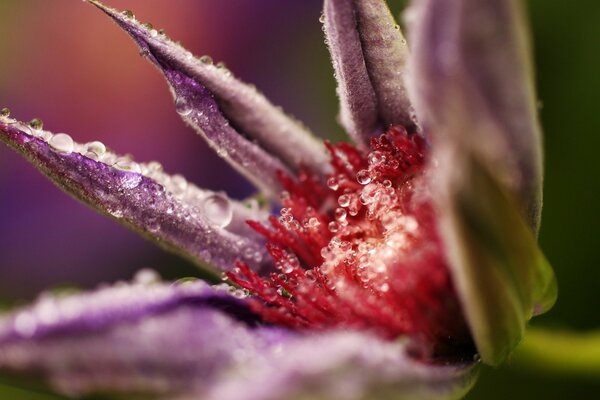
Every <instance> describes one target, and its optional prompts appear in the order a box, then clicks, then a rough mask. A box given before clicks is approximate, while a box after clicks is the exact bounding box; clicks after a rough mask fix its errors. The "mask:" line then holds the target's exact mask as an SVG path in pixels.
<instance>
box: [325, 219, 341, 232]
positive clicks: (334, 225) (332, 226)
mask: <svg viewBox="0 0 600 400" xmlns="http://www.w3.org/2000/svg"><path fill="white" fill-rule="evenodd" d="M327 228H328V229H329V232H332V233H336V232H337V231H338V230H339V229H340V224H338V223H337V222H335V221H331V222H330V223H329V225H327Z"/></svg>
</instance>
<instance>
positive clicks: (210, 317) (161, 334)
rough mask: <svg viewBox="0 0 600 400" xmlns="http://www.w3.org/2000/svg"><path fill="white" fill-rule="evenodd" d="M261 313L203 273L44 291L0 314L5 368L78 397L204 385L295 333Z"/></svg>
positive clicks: (0, 361)
mask: <svg viewBox="0 0 600 400" xmlns="http://www.w3.org/2000/svg"><path fill="white" fill-rule="evenodd" d="M145 274H147V272H146V273H143V274H142V275H145ZM255 323H256V319H255V316H254V315H253V314H252V313H250V312H249V311H248V309H247V308H246V306H245V304H244V303H243V300H240V299H238V298H236V297H234V296H232V295H231V294H230V293H229V292H228V290H227V289H225V288H222V287H210V286H208V285H207V284H206V283H204V282H202V281H196V282H187V283H183V284H173V285H169V284H166V283H162V282H152V281H148V280H147V277H142V278H141V279H138V281H137V282H134V283H131V284H125V283H121V284H117V285H114V286H112V287H107V288H102V289H99V290H97V291H95V292H92V293H87V294H79V295H74V296H71V297H66V298H57V297H52V296H49V295H46V296H42V297H41V298H40V299H39V300H38V301H37V302H36V303H35V304H33V305H32V306H30V307H26V308H23V309H21V310H19V311H17V312H15V313H13V314H9V315H7V316H4V317H3V318H2V319H0V371H2V372H3V373H11V374H17V375H19V376H22V375H30V376H32V375H34V376H37V377H38V378H42V380H44V381H45V382H47V383H48V384H50V385H51V387H52V388H53V389H54V390H56V391H58V392H61V393H63V394H67V395H70V396H77V397H79V396H81V395H89V394H95V393H103V394H106V393H111V394H117V395H123V396H125V398H131V396H133V395H146V396H151V397H152V398H154V396H158V397H159V398H162V397H163V396H165V397H168V398H173V397H174V396H175V395H178V394H182V393H190V392H197V393H201V392H202V391H204V390H206V389H207V388H209V387H210V386H211V385H212V383H213V381H214V380H215V379H216V378H217V377H218V376H219V375H220V374H222V373H223V372H224V371H226V370H227V369H228V368H230V367H231V366H232V365H235V364H236V363H239V362H240V360H243V359H245V358H246V357H252V356H254V355H257V354H260V353H261V352H262V351H263V350H264V349H266V348H269V347H270V346H272V345H274V344H276V343H278V342H279V341H281V340H282V338H284V337H285V336H286V335H288V334H287V333H286V332H285V331H282V330H279V329H277V328H268V327H257V326H255ZM146 398H147V397H146Z"/></svg>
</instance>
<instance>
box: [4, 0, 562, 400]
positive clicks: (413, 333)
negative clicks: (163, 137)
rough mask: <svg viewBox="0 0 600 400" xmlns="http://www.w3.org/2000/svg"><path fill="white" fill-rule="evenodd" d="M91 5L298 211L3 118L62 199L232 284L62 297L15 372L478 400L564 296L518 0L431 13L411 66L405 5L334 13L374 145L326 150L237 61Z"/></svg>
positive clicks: (19, 331)
mask: <svg viewBox="0 0 600 400" xmlns="http://www.w3.org/2000/svg"><path fill="white" fill-rule="evenodd" d="M90 2H91V3H92V4H94V5H95V6H97V7H98V8H99V9H101V10H102V11H104V12H105V13H106V14H107V15H109V16H110V17H111V18H112V19H113V20H114V21H115V22H116V23H117V24H118V25H119V26H121V27H122V28H123V29H124V30H125V31H126V32H127V33H128V34H129V35H130V36H131V37H132V38H133V39H134V40H135V41H136V42H137V44H138V45H139V47H140V49H141V52H142V54H143V55H145V56H146V57H147V58H148V60H149V61H151V62H152V63H153V64H154V65H155V66H156V67H157V68H158V69H159V70H160V71H161V72H162V73H163V75H164V76H165V78H166V80H167V82H168V84H169V86H170V88H171V91H172V93H173V95H174V98H175V109H176V111H177V112H178V113H179V114H180V115H181V117H182V118H183V119H184V121H186V122H187V123H188V124H189V125H190V126H191V127H193V128H194V129H195V130H196V131H197V132H198V134H200V135H201V136H202V137H203V138H204V139H205V140H207V142H208V143H209V144H210V145H211V146H212V147H213V148H215V150H216V151H217V152H218V153H219V154H220V155H221V156H222V157H224V158H225V159H226V160H227V161H229V162H230V163H231V164H232V166H234V167H235V168H236V169H238V170H239V171H240V172H241V173H242V174H243V175H245V176H246V177H247V178H248V179H249V180H251V181H252V182H253V183H255V185H256V186H257V187H258V188H259V189H260V191H261V193H262V195H263V196H264V197H265V199H266V201H269V202H271V203H272V204H278V203H281V204H282V205H283V208H282V209H281V212H280V217H279V218H277V217H275V216H270V215H269V212H268V209H267V208H266V207H261V206H260V205H259V204H258V203H257V202H256V201H252V200H250V201H245V202H239V201H234V200H232V199H229V198H228V197H227V196H226V195H224V194H221V193H215V192H211V191H209V190H205V189H200V188H198V187H196V186H195V185H193V184H191V183H189V182H187V181H185V180H184V179H181V178H179V177H176V176H169V175H168V174H166V173H164V172H163V171H162V169H161V167H160V165H159V164H157V163H137V162H134V161H133V160H131V159H130V158H128V157H121V156H118V155H116V154H114V153H112V152H110V151H108V150H107V149H106V147H105V146H104V144H102V143H100V142H91V143H86V144H78V143H75V142H74V141H73V140H72V139H71V137H70V136H69V135H67V134H52V133H50V132H48V131H45V130H44V129H43V126H42V123H41V121H39V120H32V121H31V122H30V123H29V124H24V123H22V122H19V121H17V120H14V119H12V118H10V113H9V112H8V110H3V111H2V118H1V119H0V131H1V132H2V134H1V135H0V138H1V139H2V140H3V141H4V142H6V143H7V144H8V145H9V146H11V147H13V148H14V149H16V150H17V151H19V152H20V153H22V154H23V155H24V156H25V157H26V158H28V159H29V160H30V161H31V162H33V163H34V164H35V165H36V166H37V167H38V168H39V169H40V170H41V171H42V172H44V173H46V174H47V175H48V176H49V177H50V178H51V179H53V180H54V181H55V182H56V183H57V184H58V185H59V186H60V187H61V188H63V189H65V190H66V191H68V192H69V193H71V194H72V195H74V196H75V197H77V198H78V199H80V200H82V201H83V202H85V203H87V204H89V205H91V206H92V207H94V208H96V209H97V210H99V211H101V212H103V213H105V214H107V215H109V216H111V217H112V218H114V219H116V220H118V221H119V222H121V223H123V224H125V225H127V226H129V227H130V228H132V229H134V230H136V231H138V232H140V233H141V234H142V235H144V236H146V237H148V238H149V239H151V240H154V241H156V242H157V243H158V244H159V245H161V246H163V247H165V248H167V249H169V250H172V251H175V252H177V253H179V254H181V255H183V256H185V257H187V258H189V259H190V260H192V261H194V262H196V263H197V264H199V265H201V266H203V267H204V268H208V269H209V270H211V271H213V272H215V271H217V270H221V271H224V272H225V277H226V279H227V280H228V281H229V284H219V285H213V286H211V285H209V284H207V283H204V282H201V281H193V282H176V283H173V284H169V283H166V282H162V281H161V280H160V279H159V278H158V277H157V276H156V275H155V274H153V273H152V272H150V271H142V272H140V273H139V274H138V275H137V276H136V278H135V279H134V281H133V282H131V283H128V284H116V285H114V286H111V287H104V288H100V289H98V290H97V291H95V292H92V293H87V294H76V295H71V296H68V297H57V296H50V295H43V296H42V297H41V298H40V299H39V300H38V301H37V302H36V303H35V304H33V305H32V306H29V307H25V308H22V309H19V310H16V311H14V312H12V313H10V314H7V315H5V316H4V317H3V319H2V320H1V321H0V369H2V370H5V371H8V372H11V373H18V374H21V373H29V374H36V375H41V377H42V378H44V379H45V380H46V381H47V382H48V383H49V384H50V385H51V386H52V388H53V389H55V390H57V391H59V392H62V393H65V394H68V395H74V396H78V395H87V394H93V393H112V394H117V395H121V396H123V395H126V396H132V395H148V396H157V397H159V398H182V399H186V398H197V397H198V396H200V397H202V398H208V399H229V398H232V399H233V398H236V399H239V398H243V399H277V398H296V397H297V398H302V397H310V396H320V397H331V398H348V399H353V398H369V397H371V398H375V397H377V398H379V397H386V396H387V397H397V396H401V397H406V398H433V397H457V396H460V395H462V394H463V393H465V392H466V390H468V389H469V387H470V386H471V385H472V383H473V382H474V378H475V376H476V364H477V362H476V361H474V357H475V359H477V357H476V355H477V354H478V355H479V357H481V360H482V361H483V362H485V363H488V364H493V365H496V364H498V363H500V362H502V360H504V359H505V358H506V356H507V355H508V354H509V353H510V351H511V350H512V349H513V348H514V346H516V344H517V343H518V341H519V340H520V338H521V337H522V335H523V330H524V327H525V324H526V322H527V321H528V320H529V319H530V318H531V316H532V315H533V314H535V313H540V312H543V311H545V310H547V309H548V308H549V307H550V306H551V305H552V303H553V302H554V299H555V296H556V285H555V281H554V276H553V274H552V270H551V268H550V267H549V265H548V264H547V262H546V260H545V258H544V257H543V255H542V254H541V252H540V251H539V249H538V248H537V245H536V240H535V232H536V230H537V227H538V224H539V216H540V206H541V205H540V204H541V203H540V202H541V196H540V193H541V154H540V143H539V142H540V131H539V127H538V123H537V120H536V116H535V107H534V101H533V91H532V88H531V83H530V82H531V79H530V78H531V76H530V75H531V71H530V70H529V69H530V68H529V67H528V65H527V60H528V59H527V50H528V49H527V40H526V37H525V35H524V32H523V30H524V28H523V21H522V15H521V10H520V7H519V5H518V2H517V1H516V0H493V1H489V2H485V3H482V2H477V1H475V0H461V1H457V2H454V3H453V4H451V5H450V4H447V3H446V2H443V1H441V0H415V1H414V5H413V6H412V7H411V9H410V10H409V11H410V12H409V13H408V14H407V15H408V23H409V32H410V39H411V43H412V44H411V51H410V54H409V50H408V47H407V44H406V41H405V40H404V39H403V37H402V34H401V32H400V29H399V27H398V26H397V25H396V24H395V22H394V21H393V18H392V17H391V14H390V12H389V10H388V8H387V6H386V5H385V3H384V2H383V1H379V0H325V2H324V3H325V5H324V13H323V18H322V22H323V24H324V30H325V33H326V36H327V40H328V43H329V48H330V52H331V55H332V60H333V64H334V69H335V72H336V77H337V80H338V95H339V98H340V123H341V124H342V125H343V126H344V128H345V129H346V130H347V132H348V134H349V135H350V136H351V137H352V139H353V140H354V143H355V144H354V145H350V144H344V143H341V144H335V145H333V144H329V143H325V145H323V144H322V143H320V142H319V141H317V140H316V139H314V138H313V137H312V136H311V135H310V134H309V133H308V132H307V130H306V128H304V127H303V126H302V125H301V124H299V123H298V122H296V121H294V120H293V119H291V118H289V117H288V116H287V115H285V114H284V113H283V112H282V111H281V110H280V109H278V108H277V107H275V106H273V105H272V104H271V103H269V102H268V101H267V100H266V99H265V98H264V97H263V96H262V95H261V94H260V93H258V92H257V91H256V89H254V88H253V87H251V86H248V85H246V84H244V83H242V82H241V81H239V80H238V79H237V78H235V77H234V76H233V75H232V73H231V72H230V71H228V70H227V69H226V68H225V67H224V66H223V65H219V64H217V65H213V64H212V61H211V60H210V59H209V58H207V57H201V58H199V59H197V58H195V57H194V56H193V55H192V54H191V53H189V52H187V51H186V50H185V49H183V48H182V47H181V46H179V45H177V44H175V43H174V42H172V41H171V40H170V39H169V38H167V37H166V36H165V35H164V34H163V33H161V32H159V31H157V30H155V29H154V28H153V27H152V26H151V25H149V24H141V23H139V22H138V21H137V20H136V19H135V17H134V16H133V14H132V13H131V12H128V11H126V12H123V13H120V12H117V11H115V10H113V9H111V8H108V7H106V6H104V5H102V4H101V3H99V2H97V1H95V0H90ZM247 221H249V222H248V223H246V222H247ZM265 242H266V244H265ZM208 265H210V266H212V267H209V266H208ZM242 289H244V290H242Z"/></svg>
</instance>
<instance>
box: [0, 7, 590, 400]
mask: <svg viewBox="0 0 600 400" xmlns="http://www.w3.org/2000/svg"><path fill="white" fill-rule="evenodd" d="M107 2H108V3H109V4H111V5H113V6H115V7H118V8H123V9H126V8H130V9H133V10H134V11H135V13H136V16H137V18H138V19H140V20H142V21H150V22H152V23H153V24H154V26H155V27H156V28H165V29H166V31H167V34H169V35H170V36H171V37H172V38H174V39H175V40H181V41H182V42H183V44H184V45H185V46H186V47H187V48H188V49H189V50H191V51H192V52H194V53H195V54H197V55H202V54H210V55H211V56H212V57H213V58H214V59H215V60H216V61H219V60H222V61H224V62H225V63H226V64H227V66H228V67H229V68H230V69H231V70H233V71H234V72H235V73H236V75H238V76H239V77H241V78H242V79H243V80H245V81H248V82H252V83H254V84H256V85H257V87H258V88H259V89H261V90H262V91H264V92H265V93H266V95H267V96H268V97H269V98H270V99H272V100H273V102H274V103H276V104H280V105H282V106H283V107H284V109H286V110H287V111H288V112H290V113H292V114H294V115H296V116H297V117H299V118H300V119H301V120H303V121H304V122H305V123H306V124H307V125H308V126H309V127H311V128H312V129H313V131H314V132H316V133H317V134H318V135H320V136H322V137H329V138H333V139H336V140H337V139H339V138H341V137H343V136H342V132H341V129H340V128H339V127H338V126H337V125H336V123H335V119H334V118H335V115H336V113H337V99H336V97H335V83H334V80H333V74H332V69H331V67H330V65H329V58H328V57H329V56H328V53H327V51H326V49H325V46H324V44H323V38H322V33H321V29H320V23H319V22H318V18H319V13H320V8H321V1H320V0H303V1H292V0H289V1H281V0H253V1H247V0H223V1H219V2H216V1H207V0H205V1H198V0H171V1H169V2H166V1H164V0H163V1H160V0H145V1H133V0H118V1H117V0H114V1H112V2H109V1H108V0H107ZM527 3H528V6H529V11H530V17H531V23H532V31H533V36H534V42H535V59H536V64H537V79H538V92H539V98H540V104H541V115H542V121H543V125H544V129H545V150H546V183H545V205H544V216H543V224H542V231H541V236H540V241H541V246H542V248H543V249H544V251H545V253H546V255H547V257H548V259H549V260H550V262H551V263H552V264H553V266H554V268H555V271H556V274H557V276H558V281H559V285H560V295H559V300H558V303H557V304H556V306H555V307H554V309H553V310H552V311H551V312H550V313H548V314H547V315H545V316H543V317H541V318H537V319H536V320H535V322H534V324H533V325H535V326H545V327H555V328H568V329H576V330H590V329H594V328H600V313H598V311H597V310H598V307H600V268H598V266H599V265H598V256H597V250H598V238H599V237H600V201H598V195H599V193H600V163H599V162H598V156H597V154H598V149H600V118H598V112H597V111H596V108H597V107H598V105H599V104H600V82H599V80H600V77H599V73H598V71H600V53H599V52H598V47H597V43H598V42H597V39H598V38H599V37H600V24H598V20H599V18H600V2H598V1H596V0H579V1H577V2H576V3H574V2H565V1H559V0H529V1H527ZM575 4H576V6H575ZM390 5H391V7H392V8H393V11H394V13H395V14H396V15H398V13H399V12H400V10H401V9H402V7H403V5H404V1H400V0H396V1H395V0H390ZM0 54H1V56H0V108H1V107H5V106H6V107H9V108H10V109H11V111H12V115H14V116H15V117H16V118H18V119H21V120H25V121H28V120H30V119H31V118H34V117H39V118H41V119H42V120H43V121H44V126H45V127H46V128H47V129H49V130H52V131H54V132H67V133H69V134H71V136H73V137H74V138H75V139H76V140H77V141H79V142H87V141H91V140H101V141H103V142H104V143H106V144H107V145H108V146H110V147H111V148H113V149H114V150H115V151H116V152H118V153H132V154H134V155H135V157H136V159H137V160H139V161H151V160H160V161H161V162H162V163H163V165H164V166H165V169H166V171H167V172H170V173H181V174H183V175H185V176H186V177H187V178H188V179H190V180H192V181H194V182H195V183H197V184H198V185H200V186H204V187H208V188H211V189H214V190H225V191H227V192H228V193H229V194H230V195H232V196H233V197H238V198H241V197H244V196H246V195H248V194H250V193H251V191H252V188H251V187H249V186H248V185H247V184H246V183H245V182H244V180H243V179H241V178H240V177H239V176H238V174H237V173H236V172H234V171H232V170H231V169H230V168H229V167H228V166H227V165H226V164H224V163H223V162H222V161H221V160H220V159H219V158H218V157H216V156H215V155H213V154H212V152H211V151H209V149H208V147H207V146H206V145H205V144H204V142H203V141H202V140H201V139H200V138H199V137H197V136H196V135H195V134H194V133H193V132H192V131H191V130H189V129H188V128H186V127H185V126H184V124H183V123H182V122H181V120H180V119H179V117H178V115H177V114H176V113H175V112H174V110H173V106H172V99H171V97H170V94H169V92H168V89H167V85H166V84H165V83H164V82H163V80H162V77H161V76H160V74H159V73H158V72H157V71H156V70H154V69H153V68H152V67H151V66H150V65H149V64H148V63H147V62H146V61H145V60H144V59H143V58H142V57H140V56H139V55H138V51H137V49H136V47H135V46H134V44H133V42H132V41H131V40H130V39H129V38H128V37H127V36H126V35H125V34H124V33H123V32H121V31H120V30H119V29H118V28H117V27H116V26H115V25H114V24H112V23H111V22H110V21H109V20H108V19H107V18H106V17H104V16H103V15H102V14H101V13H99V12H98V11H97V10H95V9H94V8H93V7H91V6H89V5H86V4H83V3H81V2H74V1H72V0H53V1H51V2H50V1H47V0H23V1H18V2H17V1H8V0H0ZM144 267H152V268H155V269H158V270H159V271H160V272H161V274H162V275H163V276H165V277H167V278H177V277H182V276H190V275H194V274H197V271H196V270H195V269H194V267H192V266H190V265H188V264H187V263H185V262H184V261H181V260H180V259H178V258H176V257H174V256H170V255H169V254H165V253H164V252H162V251H161V250H159V249H157V248H155V247H154V246H153V245H151V244H149V243H148V242H146V241H144V240H143V239H140V238H138V237H137V236H136V235H135V234H133V233H131V232H129V231H128V230H126V229H125V228H122V227H120V226H118V225H117V224H115V223H114V222H112V221H110V220H108V219H106V218H104V217H101V216H99V215H97V214H96V213H95V212H93V211H91V210H89V209H88V208H86V207H85V206H83V205H81V204H79V203H77V202H76V201H74V200H72V199H71V198H70V197H68V196H67V195H65V194H63V193H62V192H61V191H60V190H58V189H57V188H55V187H54V186H53V185H52V184H51V183H49V182H48V181H47V180H46V179H45V178H44V177H42V175H41V174H40V173H38V172H37V171H35V170H34V169H33V168H32V167H31V166H29V165H28V164H27V163H26V162H25V161H24V160H23V159H21V158H20V157H19V156H17V155H16V154H15V153H13V152H12V151H10V150H9V149H7V148H5V147H3V146H0V304H15V303H20V302H25V301H28V300H31V299H32V298H34V297H35V295H36V293H38V292H39V291H41V290H44V289H47V288H51V287H55V286H58V285H65V284H67V285H77V286H80V287H84V288H90V287H94V286H95V285H97V284H98V283H100V282H110V281H115V280H118V279H128V278H130V277H131V275H132V274H133V273H134V272H135V271H136V270H138V269H140V268H144ZM598 381H600V379H598ZM598 381H594V379H590V378H580V377H579V378H578V377H574V376H571V377H564V376H553V375H551V374H546V373H541V372H535V371H531V370H522V369H520V368H517V367H516V366H511V364H510V363H509V365H508V366H506V367H503V368H502V369H500V370H492V369H484V370H483V372H482V376H481V379H480V381H479V383H478V384H477V386H476V388H475V389H474V390H473V392H472V393H471V394H470V395H469V397H468V398H469V399H473V400H475V399H505V398H507V397H510V398H511V399H513V400H516V399H532V398H542V397H543V398H545V399H564V398H567V397H568V398H586V397H593V394H594V393H595V394H596V395H600V382H598ZM0 398H2V399H4V398H10V399H17V400H18V399H23V400H25V399H28V400H38V399H40V400H41V399H53V398H55V397H49V396H47V395H43V394H35V393H27V392H26V391H23V390H21V389H15V388H9V387H8V386H2V385H1V384H0Z"/></svg>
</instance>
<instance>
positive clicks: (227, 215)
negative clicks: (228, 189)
mask: <svg viewBox="0 0 600 400" xmlns="http://www.w3.org/2000/svg"><path fill="white" fill-rule="evenodd" d="M202 208H203V209H204V213H205V214H204V215H205V216H206V218H207V219H208V220H209V222H210V223H211V224H213V225H216V226H218V227H219V228H225V227H226V226H227V225H229V223H230V222H231V219H232V218H233V209H232V208H231V203H230V202H229V199H228V198H227V197H226V196H224V195H222V194H219V193H215V194H212V195H210V196H208V197H207V198H206V199H204V201H203V202H202Z"/></svg>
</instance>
